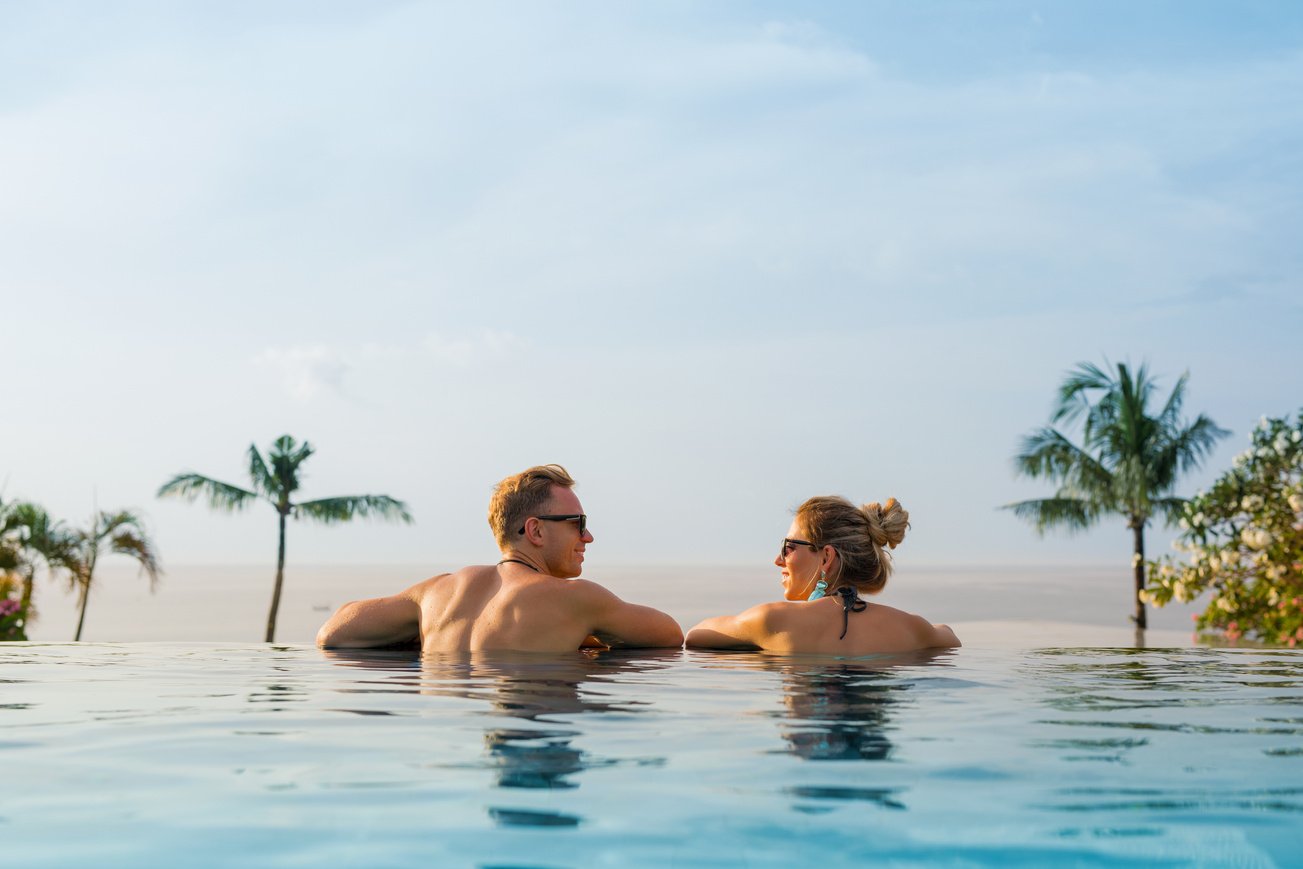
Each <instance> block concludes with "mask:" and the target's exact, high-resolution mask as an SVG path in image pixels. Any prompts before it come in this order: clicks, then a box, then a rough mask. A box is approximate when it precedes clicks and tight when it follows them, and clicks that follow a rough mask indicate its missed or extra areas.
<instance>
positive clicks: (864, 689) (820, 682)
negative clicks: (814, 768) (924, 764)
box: [778, 663, 909, 760]
mask: <svg viewBox="0 0 1303 869" xmlns="http://www.w3.org/2000/svg"><path fill="white" fill-rule="evenodd" d="M779 669H780V671H781V672H782V676H783V707H784V710H785V714H786V717H787V718H788V719H790V720H789V721H785V722H782V723H780V724H779V725H778V732H779V733H780V734H781V735H782V737H783V740H784V741H785V742H786V743H787V748H786V749H785V750H786V751H787V752H788V753H791V754H795V755H797V756H798V757H801V758H804V759H805V760H886V759H887V757H889V756H890V755H891V740H890V739H888V738H887V731H888V729H889V715H890V712H891V706H892V704H893V703H897V702H899V701H898V695H899V693H900V692H901V691H905V690H908V688H909V684H908V683H901V682H899V681H898V680H896V679H894V678H893V677H892V676H891V675H890V674H888V673H886V672H884V671H882V670H879V669H875V668H871V667H867V666H864V665H859V664H845V663H842V664H838V665H836V666H832V667H824V668H818V669H815V668H810V667H801V666H792V665H789V666H782V665H780V667H779Z"/></svg>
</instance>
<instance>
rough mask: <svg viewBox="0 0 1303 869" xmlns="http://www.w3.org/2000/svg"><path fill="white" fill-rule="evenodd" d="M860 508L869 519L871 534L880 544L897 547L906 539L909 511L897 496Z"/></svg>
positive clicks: (889, 547) (874, 540)
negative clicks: (881, 502)
mask: <svg viewBox="0 0 1303 869" xmlns="http://www.w3.org/2000/svg"><path fill="white" fill-rule="evenodd" d="M860 509H861V510H862V511H864V516H865V518H867V519H868V520H869V536H870V537H872V538H873V542H874V543H876V544H877V545H878V546H885V547H887V548H888V549H895V548H896V547H897V546H898V545H899V544H900V542H901V541H902V540H904V539H905V529H907V528H908V527H909V511H908V510H906V509H905V508H904V507H902V506H900V502H899V501H897V500H896V499H895V498H888V499H887V503H886V504H879V503H878V502H877V501H874V502H873V503H872V504H865V505H864V506H863V507H861V508H860Z"/></svg>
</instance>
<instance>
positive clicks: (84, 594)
mask: <svg viewBox="0 0 1303 869" xmlns="http://www.w3.org/2000/svg"><path fill="white" fill-rule="evenodd" d="M79 585H80V586H81V595H80V597H79V599H78V601H77V606H78V608H79V609H80V610H81V615H79V616H77V633H76V634H74V635H73V638H72V641H73V642H74V643H80V642H81V627H82V625H84V624H86V600H87V598H89V597H90V577H89V576H88V577H86V581H85V582H84V583H79Z"/></svg>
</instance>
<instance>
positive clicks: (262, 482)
mask: <svg viewBox="0 0 1303 869" xmlns="http://www.w3.org/2000/svg"><path fill="white" fill-rule="evenodd" d="M249 479H250V480H252V481H253V488H254V491H257V492H261V493H262V494H263V495H265V496H266V497H267V498H268V499H269V500H271V501H273V502H275V501H278V500H280V492H279V491H278V487H277V485H276V478H275V477H274V476H273V475H272V473H271V471H269V470H267V463H266V462H264V461H263V458H262V454H261V453H260V452H258V447H257V445H256V444H249Z"/></svg>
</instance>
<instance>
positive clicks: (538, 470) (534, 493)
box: [489, 465, 575, 551]
mask: <svg viewBox="0 0 1303 869" xmlns="http://www.w3.org/2000/svg"><path fill="white" fill-rule="evenodd" d="M574 485H575V481H574V478H573V477H571V476H570V474H568V473H566V469H565V468H563V467H561V466H560V465H538V466H536V467H533V468H529V469H527V470H524V471H521V472H520V473H519V474H512V475H511V476H510V477H507V478H506V479H504V480H502V481H501V482H499V483H498V485H496V486H494V487H493V497H492V498H491V499H490V500H489V527H490V528H492V529H493V536H494V537H496V538H497V540H498V547H499V548H500V549H502V550H504V551H505V550H507V549H509V548H511V539H512V537H516V536H519V529H520V526H522V525H524V524H525V520H526V519H528V518H529V517H530V516H533V515H534V514H536V513H537V512H538V511H539V509H541V508H542V506H543V505H544V504H546V503H547V499H548V498H550V497H552V487H553V486H564V487H566V488H567V489H570V488H573V487H574Z"/></svg>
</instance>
